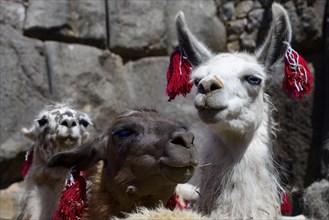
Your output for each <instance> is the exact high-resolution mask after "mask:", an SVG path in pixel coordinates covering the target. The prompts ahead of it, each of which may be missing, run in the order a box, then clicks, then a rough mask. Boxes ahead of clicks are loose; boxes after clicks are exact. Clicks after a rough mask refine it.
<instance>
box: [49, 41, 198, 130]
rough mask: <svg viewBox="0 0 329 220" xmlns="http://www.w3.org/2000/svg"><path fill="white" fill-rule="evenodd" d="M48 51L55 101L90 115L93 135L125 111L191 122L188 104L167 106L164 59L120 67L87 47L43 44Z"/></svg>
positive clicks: (107, 54)
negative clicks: (143, 110)
mask: <svg viewBox="0 0 329 220" xmlns="http://www.w3.org/2000/svg"><path fill="white" fill-rule="evenodd" d="M46 48H47V49H46V51H47V56H48V61H49V66H50V68H49V69H50V73H51V75H52V77H51V78H52V85H53V94H54V96H55V97H56V99H66V98H71V99H73V100H75V101H76V102H77V103H79V105H80V106H82V108H83V109H84V110H85V111H87V112H90V114H91V115H92V117H93V119H94V123H95V129H96V131H98V132H100V131H101V130H102V129H104V128H105V127H106V126H107V125H108V123H110V121H111V120H112V119H114V117H115V116H116V115H117V114H118V113H119V112H121V111H123V110H125V109H126V108H128V107H149V108H156V109H158V110H159V111H160V112H162V113H165V114H167V115H168V116H171V117H177V118H182V119H184V120H185V119H186V121H191V120H190V117H189V116H190V115H191V112H193V111H194V107H193V105H192V104H191V103H192V102H188V103H187V100H185V99H183V98H182V99H183V101H182V100H181V101H180V102H179V101H177V102H171V103H168V102H167V100H168V97H167V96H166V95H165V87H166V69H167V65H168V61H169V58H168V57H153V58H145V59H141V60H139V61H136V62H132V61H131V62H128V63H126V65H123V63H122V60H121V58H120V57H118V56H116V55H114V54H112V53H110V52H108V51H102V50H99V49H96V48H91V47H88V46H82V45H73V44H62V43H57V42H46ZM195 116H196V114H195Z"/></svg>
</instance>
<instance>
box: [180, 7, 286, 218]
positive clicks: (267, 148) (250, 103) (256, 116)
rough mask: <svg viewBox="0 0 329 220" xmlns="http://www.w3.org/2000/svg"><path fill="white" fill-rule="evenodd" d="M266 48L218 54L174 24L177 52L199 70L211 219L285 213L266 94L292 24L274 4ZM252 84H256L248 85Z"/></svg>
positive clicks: (203, 183) (206, 204) (201, 203)
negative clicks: (177, 44) (183, 54)
mask: <svg viewBox="0 0 329 220" xmlns="http://www.w3.org/2000/svg"><path fill="white" fill-rule="evenodd" d="M272 12H273V22H272V25H271V28H270V31H269V34H268V36H267V38H266V40H265V41H264V44H263V45H262V46H261V47H260V49H259V50H258V51H256V52H255V53H253V54H248V53H244V52H236V53H222V54H218V55H213V54H212V53H211V52H210V51H209V52H207V51H205V50H207V48H205V47H200V45H202V43H200V42H199V41H198V40H197V39H196V38H195V37H194V36H193V34H192V33H191V32H190V31H189V29H188V28H187V25H186V22H185V18H184V15H183V14H182V13H179V14H178V16H177V19H176V25H177V33H178V39H179V43H180V46H181V47H182V48H184V51H185V52H186V53H187V54H186V55H187V57H189V58H191V59H190V62H191V63H192V65H193V66H194V70H193V72H192V79H191V81H192V82H194V83H195V84H196V86H197V87H198V92H197V94H196V96H195V100H194V105H195V107H196V109H197V110H198V114H199V117H200V119H201V120H202V121H203V122H204V123H206V124H207V128H206V129H205V132H204V133H203V134H202V135H200V136H201V137H202V140H201V141H200V142H201V143H199V144H198V145H199V146H200V151H201V152H200V155H201V161H202V162H203V163H205V164H209V165H208V166H204V167H202V168H200V172H198V174H197V175H198V177H196V178H195V179H196V180H198V181H199V183H198V186H199V187H200V197H199V200H198V202H197V208H198V210H199V211H200V212H202V213H203V214H207V215H208V216H210V218H212V219H221V218H231V219H250V218H253V219H273V218H277V217H278V216H279V214H280V195H281V192H282V187H281V186H280V183H279V180H278V175H277V173H276V170H275V168H274V160H273V153H272V143H271V139H272V135H273V134H274V131H275V125H276V124H275V123H274V122H273V119H272V116H271V110H272V104H271V102H270V101H269V97H268V95H266V93H265V85H266V80H267V79H268V78H269V77H268V74H269V70H270V69H271V67H272V66H273V65H274V64H275V63H277V62H278V61H279V60H281V59H282V58H283V57H284V54H285V51H286V45H285V44H284V42H285V41H286V42H289V41H290V39H291V26H290V22H289V17H288V15H287V12H286V11H285V10H284V8H283V7H282V6H280V5H278V4H277V3H274V4H273V5H272ZM250 79H251V80H250Z"/></svg>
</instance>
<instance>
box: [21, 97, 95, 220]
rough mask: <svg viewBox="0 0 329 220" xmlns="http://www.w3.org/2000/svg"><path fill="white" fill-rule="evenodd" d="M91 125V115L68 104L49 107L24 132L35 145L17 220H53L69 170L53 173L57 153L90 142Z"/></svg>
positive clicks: (61, 169) (59, 170)
mask: <svg viewBox="0 0 329 220" xmlns="http://www.w3.org/2000/svg"><path fill="white" fill-rule="evenodd" d="M90 124H92V123H91V120H90V118H89V116H88V115H86V114H85V113H82V112H80V111H78V110H77V109H75V108H73V107H71V106H70V105H68V104H65V103H56V104H52V105H49V106H47V107H46V108H45V109H44V110H43V111H41V112H40V113H39V115H38V117H37V118H36V119H35V120H34V123H33V125H32V127H31V128H30V129H26V128H23V129H22V132H23V133H24V134H25V135H26V136H27V137H29V138H31V139H32V140H34V141H35V145H34V147H33V162H32V165H31V167H30V168H29V171H28V173H27V175H26V177H25V180H24V181H25V187H26V195H25V196H24V198H23V200H22V210H21V213H20V214H19V216H18V219H50V218H51V217H52V215H53V213H54V211H55V210H56V207H57V203H58V200H59V198H60V195H61V193H62V190H63V188H64V184H65V179H66V178H67V177H68V175H69V169H67V168H56V169H50V168H49V167H48V166H47V161H48V159H49V158H50V157H51V156H52V155H54V154H55V153H58V152H61V151H63V150H67V149H70V148H72V147H74V146H76V145H80V144H81V143H82V142H83V141H85V140H86V139H87V138H88V135H89V133H88V132H87V130H86V128H87V126H88V125H90Z"/></svg>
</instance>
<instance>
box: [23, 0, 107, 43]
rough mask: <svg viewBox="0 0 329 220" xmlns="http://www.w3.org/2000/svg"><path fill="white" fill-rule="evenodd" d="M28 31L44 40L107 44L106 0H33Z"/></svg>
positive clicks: (27, 17) (28, 9) (28, 18)
mask: <svg viewBox="0 0 329 220" xmlns="http://www.w3.org/2000/svg"><path fill="white" fill-rule="evenodd" d="M24 31H25V34H26V35H28V36H30V37H35V38H39V39H43V40H58V41H64V42H76V43H83V44H90V45H95V46H98V47H102V48H104V47H105V46H106V11H105V2H104V1H70V0H61V1H48V0H30V1H29V3H28V8H27V16H26V21H25V26H24Z"/></svg>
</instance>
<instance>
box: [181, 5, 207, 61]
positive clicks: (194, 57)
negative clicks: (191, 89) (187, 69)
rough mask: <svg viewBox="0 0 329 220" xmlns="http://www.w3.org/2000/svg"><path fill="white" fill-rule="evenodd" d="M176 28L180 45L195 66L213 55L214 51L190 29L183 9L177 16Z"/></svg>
mask: <svg viewBox="0 0 329 220" xmlns="http://www.w3.org/2000/svg"><path fill="white" fill-rule="evenodd" d="M176 28H177V37H178V42H179V46H180V47H181V48H183V49H184V52H185V55H186V56H187V59H188V60H189V61H190V62H191V64H192V65H193V66H199V65H200V64H201V63H203V62H205V61H207V60H208V59H209V58H211V57H213V54H212V52H211V51H210V50H209V49H208V48H207V47H206V46H204V45H203V44H202V43H201V41H199V40H198V39H197V38H196V37H195V36H194V35H193V34H192V33H191V31H190V30H189V29H188V27H187V25H186V21H185V16H184V13H183V12H182V11H180V12H179V13H178V14H177V16H176Z"/></svg>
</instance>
